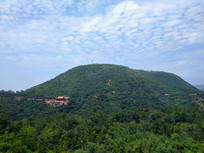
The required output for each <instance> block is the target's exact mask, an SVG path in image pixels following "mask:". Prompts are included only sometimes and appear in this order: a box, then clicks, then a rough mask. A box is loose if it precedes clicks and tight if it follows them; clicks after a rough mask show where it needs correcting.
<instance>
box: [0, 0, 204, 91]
mask: <svg viewBox="0 0 204 153" xmlns="http://www.w3.org/2000/svg"><path fill="white" fill-rule="evenodd" d="M92 61H93V62H94V63H112V64H118V65H125V66H128V67H130V68H134V69H143V70H154V71H166V72H171V73H174V74H177V75H179V76H180V77H182V78H183V79H184V80H186V81H187V82H189V83H191V84H204V2H203V1H202V0H188V1H186V0H172V1H168V0H166V1H164V0H162V1H161V0H124V1H121V0H111V1H110V0H60V1H59V0H12V1H11V0H0V90H1V89H4V90H9V89H12V90H14V91H16V90H18V91H19V90H25V89H27V88H30V87H32V86H35V85H37V84H39V83H43V82H45V81H47V80H49V79H51V78H53V77H55V76H57V75H58V74H60V73H63V72H65V71H67V70H68V69H70V68H72V67H75V66H78V65H84V64H91V63H92Z"/></svg>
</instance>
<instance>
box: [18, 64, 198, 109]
mask: <svg viewBox="0 0 204 153" xmlns="http://www.w3.org/2000/svg"><path fill="white" fill-rule="evenodd" d="M195 93H196V95H197V96H200V94H201V92H200V91H199V90H197V89H196V88H195V87H193V86H191V85H190V84H189V83H187V82H185V81H184V80H182V79H181V78H180V77H178V76H176V75H174V74H171V73H166V72H154V71H143V70H133V69H130V68H128V67H124V66H118V65H111V64H91V65H84V66H78V67H75V68H72V69H70V70H68V71H67V72H65V73H63V74H60V75H59V76H57V77H55V78H54V79H52V80H50V81H47V82H45V83H43V84H40V85H38V86H35V87H33V88H30V89H28V90H26V91H24V92H21V93H19V95H21V96H25V97H26V96H27V97H31V96H37V97H55V96H59V95H64V96H70V97H71V100H72V102H71V103H70V105H71V106H69V107H72V108H73V107H75V108H77V109H87V108H91V109H92V110H98V109H109V110H113V109H129V108H133V107H137V108H138V107H141V108H167V107H168V108H169V107H172V106H174V105H175V104H178V105H194V104H193V103H192V94H195Z"/></svg>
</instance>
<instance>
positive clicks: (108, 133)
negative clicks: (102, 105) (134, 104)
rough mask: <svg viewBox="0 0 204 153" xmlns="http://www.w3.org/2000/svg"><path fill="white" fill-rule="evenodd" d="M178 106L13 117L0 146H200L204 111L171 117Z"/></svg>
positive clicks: (99, 149) (96, 149)
mask: <svg viewBox="0 0 204 153" xmlns="http://www.w3.org/2000/svg"><path fill="white" fill-rule="evenodd" d="M177 110H179V112H180V114H183V113H184V112H185V110H182V109H181V108H180V107H176V108H175V111H174V112H172V113H169V112H161V111H158V110H149V111H143V110H135V111H126V112H121V113H116V114H106V113H105V112H104V111H97V112H95V113H90V114H89V115H88V116H87V117H82V116H79V115H73V114H65V113H56V114H55V115H54V116H53V117H50V118H47V119H44V118H41V119H36V120H33V119H31V118H28V119H23V120H21V121H13V122H9V124H8V125H7V127H6V131H5V132H4V133H3V134H1V135H0V152H38V153H45V152H53V153H58V152H59V153H61V152H77V153H86V152H87V153H92V152H93V153H104V152H105V153H111V152H118V153H124V152H130V153H135V152H138V153H141V152H153V153H154V152H155V153H157V152H164V153H166V152H175V153H177V152H195V153H197V152H200V153H201V152H203V151H204V144H203V140H204V137H203V133H204V131H203V129H204V126H203V123H204V119H203V114H204V113H203V112H202V111H197V112H196V115H195V116H193V117H192V118H191V121H190V122H189V120H185V122H183V120H175V117H176V115H177V113H178V112H177ZM188 113H189V115H192V114H194V112H193V111H189V112H188ZM138 118H139V121H138ZM39 124H43V125H40V126H39ZM198 135H200V137H199V138H197V136H198Z"/></svg>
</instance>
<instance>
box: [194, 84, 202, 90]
mask: <svg viewBox="0 0 204 153" xmlns="http://www.w3.org/2000/svg"><path fill="white" fill-rule="evenodd" d="M193 86H194V87H196V88H197V89H199V90H204V84H201V85H193Z"/></svg>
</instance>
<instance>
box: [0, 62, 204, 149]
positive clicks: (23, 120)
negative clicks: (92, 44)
mask: <svg viewBox="0 0 204 153" xmlns="http://www.w3.org/2000/svg"><path fill="white" fill-rule="evenodd" d="M59 95H61V96H62V95H64V96H70V99H71V101H70V102H69V104H68V105H67V106H62V107H57V108H54V107H47V105H46V103H45V102H43V101H38V100H39V99H43V98H45V97H50V98H52V97H56V96H59ZM17 96H19V97H18V98H20V97H21V98H22V96H23V97H24V98H22V99H20V100H19V99H18V98H17ZM32 99H36V100H32ZM37 99H38V100H37ZM198 105H203V92H202V91H199V90H198V89H196V88H194V87H192V86H191V85H190V84H188V83H187V82H185V81H183V80H182V79H181V78H180V77H178V76H176V75H174V74H171V73H166V72H153V71H150V72H147V71H141V70H133V69H129V68H127V67H124V66H117V65H107V64H94V65H86V66H79V67H76V68H73V69H71V70H69V71H67V72H65V73H63V74H61V75H59V76H57V77H56V78H54V79H52V80H50V81H47V82H45V83H43V84H40V85H38V86H35V87H33V88H30V89H28V90H26V91H24V92H20V93H17V94H15V93H14V92H11V91H0V152H39V153H41V152H42V153H44V152H56V153H58V152H75V153H79V152H84V153H87V152H96V153H104V152H106V153H112V152H117V153H123V152H204V147H203V142H204V141H203V140H204V135H203V123H204V111H202V110H201V109H199V107H198ZM174 106H175V107H174Z"/></svg>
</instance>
